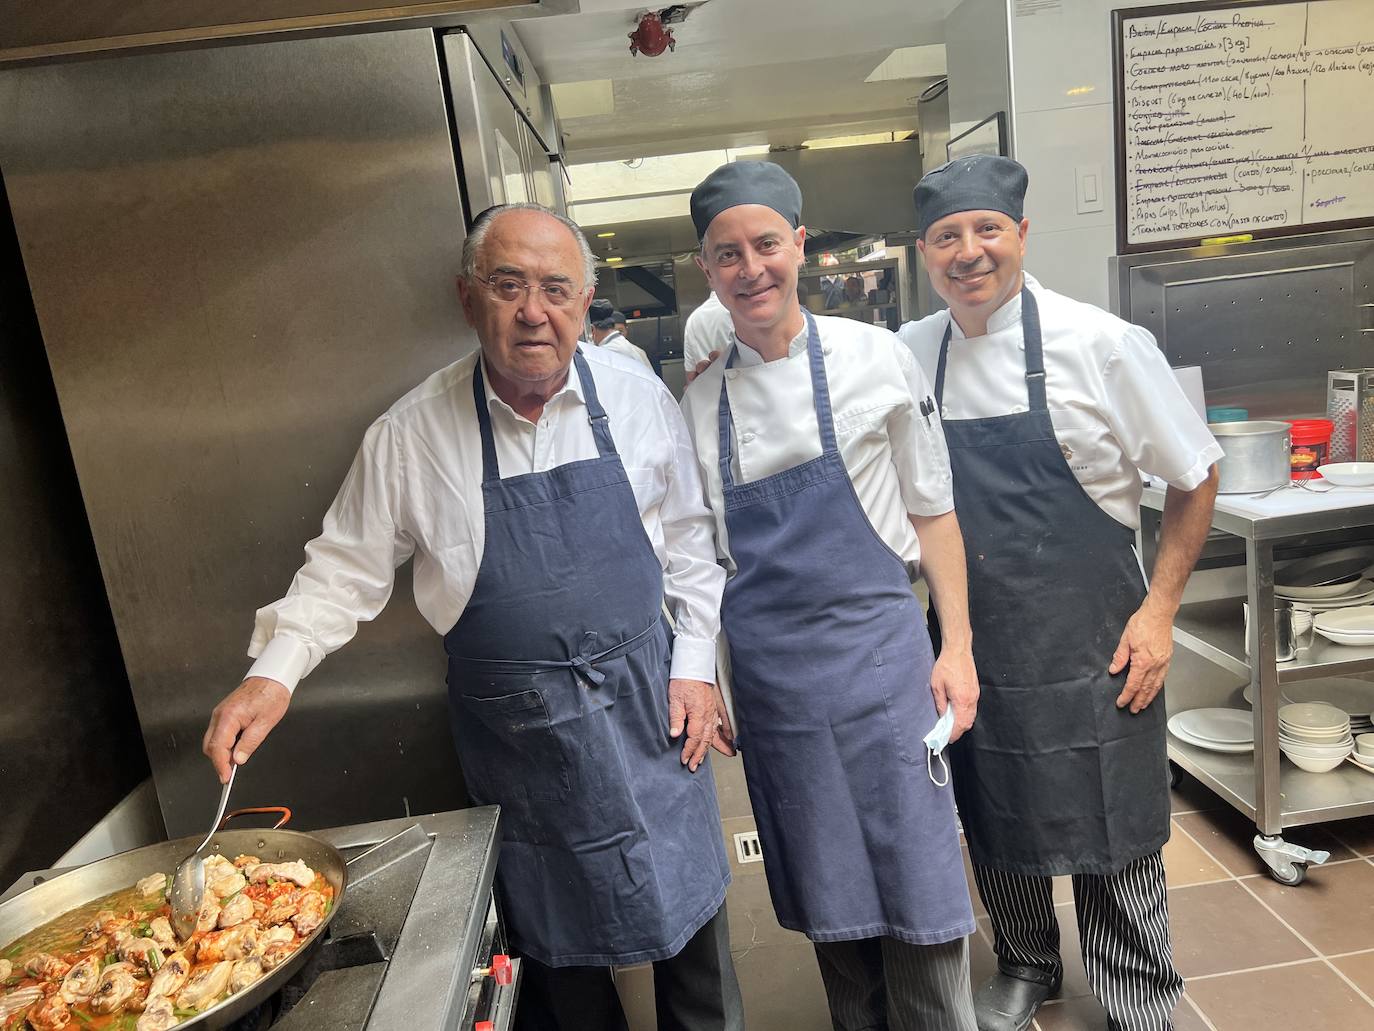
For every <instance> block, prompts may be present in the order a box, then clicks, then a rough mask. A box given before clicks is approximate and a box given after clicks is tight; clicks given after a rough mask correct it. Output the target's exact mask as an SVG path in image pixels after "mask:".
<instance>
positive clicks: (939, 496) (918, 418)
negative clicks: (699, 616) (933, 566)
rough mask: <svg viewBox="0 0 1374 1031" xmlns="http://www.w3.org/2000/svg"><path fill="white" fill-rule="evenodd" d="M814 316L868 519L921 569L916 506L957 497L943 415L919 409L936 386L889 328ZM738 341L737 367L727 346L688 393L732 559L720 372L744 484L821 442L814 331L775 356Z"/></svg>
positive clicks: (928, 508) (725, 555) (686, 402)
mask: <svg viewBox="0 0 1374 1031" xmlns="http://www.w3.org/2000/svg"><path fill="white" fill-rule="evenodd" d="M815 318H816V328H817V331H818V332H819V333H820V338H821V349H822V351H823V353H824V355H825V375H826V380H827V382H828V386H829V391H830V405H831V410H832V412H833V415H834V420H835V436H836V438H837V440H838V443H839V448H840V455H841V457H842V458H843V460H844V465H845V469H846V470H848V472H849V478H850V480H851V481H852V482H853V484H854V491H855V493H856V494H857V495H858V498H859V505H860V507H862V509H863V511H864V514H865V515H867V517H868V521H869V522H870V523H871V524H872V525H873V528H874V530H876V531H877V533H878V536H879V537H880V538H882V540H883V542H884V543H885V544H886V545H887V546H888V547H889V548H891V549H892V550H893V551H894V552H895V553H896V554H897V555H898V556H900V557H901V558H902V560H903V561H904V562H906V563H907V566H908V571H909V573H911V574H912V575H914V574H915V572H916V569H917V563H918V561H919V558H920V544H919V542H918V541H917V539H916V532H915V530H914V529H913V528H912V525H911V520H910V519H909V518H908V514H913V515H919V516H932V515H940V514H941V513H944V512H948V511H950V510H951V509H952V508H953V507H954V497H953V493H952V486H951V480H950V472H949V453H948V452H947V451H946V450H945V438H944V433H943V431H942V430H941V429H940V420H939V418H938V417H937V416H935V415H933V414H932V415H931V416H930V417H929V418H926V417H924V416H922V415H921V413H920V411H919V405H920V403H921V402H922V401H923V400H926V399H927V398H929V397H931V395H932V394H933V391H932V390H931V388H930V384H929V383H928V382H927V380H926V376H925V373H923V372H922V371H921V367H920V366H919V365H918V364H917V363H916V361H915V359H913V358H912V356H911V353H910V352H909V351H908V350H907V349H906V348H905V347H903V346H902V345H901V342H900V341H898V340H897V338H896V337H895V336H893V335H892V334H891V333H890V332H888V331H887V330H885V329H881V328H878V327H876V326H870V325H866V324H864V323H861V322H855V321H854V320H852V319H841V318H830V317H827V316H824V315H817V316H816V317H815ZM738 346H739V356H738V357H737V358H736V360H735V365H734V367H733V368H731V369H730V370H728V371H727V370H726V369H725V360H724V358H725V356H724V355H722V358H721V360H720V361H716V362H713V363H712V364H711V365H710V367H708V368H707V369H706V371H705V372H703V373H702V374H701V375H700V376H698V377H697V378H696V380H694V381H693V382H692V384H691V385H690V386H689V387H688V388H687V391H686V393H685V394H684V395H683V398H682V409H683V412H684V414H685V415H686V416H687V427H688V430H689V432H690V433H691V435H692V439H693V442H694V443H695V444H696V450H697V458H698V460H699V462H700V469H701V479H702V481H703V482H704V483H705V485H706V492H707V498H708V499H709V502H710V506H711V510H712V512H714V513H715V517H716V548H717V550H718V551H719V553H720V556H721V560H722V561H723V562H724V563H725V565H726V568H727V569H729V570H733V569H734V563H733V560H732V559H731V558H730V550H729V549H730V541H729V533H728V531H727V530H726V527H725V504H724V499H723V495H722V491H721V483H720V469H719V466H718V464H717V458H716V456H717V454H718V453H719V436H718V433H717V423H716V411H717V404H718V402H719V399H720V385H721V382H722V380H724V381H725V383H726V390H727V392H728V394H729V397H730V410H731V413H732V415H733V418H734V423H735V436H736V440H735V450H734V459H733V461H734V467H733V471H734V476H735V482H736V483H750V482H752V481H754V480H760V479H763V478H764V477H765V476H771V475H773V474H774V473H778V472H782V471H783V470H784V469H790V468H792V467H793V466H797V465H800V464H802V463H803V462H807V461H810V460H811V459H813V458H815V457H817V456H818V455H819V454H820V453H821V439H820V429H819V426H818V425H817V422H816V410H815V405H814V403H813V400H812V390H811V367H810V360H809V358H808V355H807V350H806V331H805V330H803V331H802V332H801V333H800V334H799V335H798V336H797V337H796V339H795V340H793V341H792V343H791V345H790V347H789V350H788V356H787V357H786V358H781V359H779V360H777V361H771V362H764V360H763V358H762V356H760V355H759V353H758V352H757V351H755V350H754V349H753V348H752V347H750V346H748V345H747V344H745V343H742V342H741V343H739V345H738ZM727 353H728V352H727ZM726 630H727V632H728V631H729V628H728V627H727V628H726Z"/></svg>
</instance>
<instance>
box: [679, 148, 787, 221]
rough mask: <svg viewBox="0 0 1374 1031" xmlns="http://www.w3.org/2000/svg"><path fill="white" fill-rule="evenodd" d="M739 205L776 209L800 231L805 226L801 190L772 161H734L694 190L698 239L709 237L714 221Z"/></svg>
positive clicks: (693, 207) (693, 218)
mask: <svg viewBox="0 0 1374 1031" xmlns="http://www.w3.org/2000/svg"><path fill="white" fill-rule="evenodd" d="M737 204H762V205H764V206H765V207H769V208H772V209H773V210H774V211H776V212H777V213H778V214H779V215H781V216H782V217H783V218H785V219H787V221H788V222H790V223H791V224H792V228H793V229H796V228H797V226H799V225H801V209H802V195H801V187H800V186H798V185H797V181H796V180H795V179H793V178H792V177H791V176H790V175H788V174H787V172H786V171H784V169H783V168H782V166H781V165H775V164H773V162H771V161H732V162H730V164H728V165H721V166H720V167H719V168H717V169H716V170H715V171H714V172H712V173H711V174H710V175H708V176H707V177H706V178H705V179H703V180H702V181H701V185H700V186H698V187H697V188H696V189H695V190H693V191H692V223H693V224H694V225H695V226H696V227H697V239H698V240H704V239H705V238H706V229H707V227H709V226H710V224H711V220H712V219H713V218H715V217H716V216H717V215H719V214H720V213H721V212H722V211H724V210H725V209H726V208H733V207H735V206H736V205H737Z"/></svg>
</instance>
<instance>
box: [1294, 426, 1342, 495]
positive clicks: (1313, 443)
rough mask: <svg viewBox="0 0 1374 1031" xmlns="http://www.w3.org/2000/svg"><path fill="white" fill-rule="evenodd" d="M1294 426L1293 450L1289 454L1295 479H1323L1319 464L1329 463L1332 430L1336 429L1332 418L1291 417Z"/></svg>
mask: <svg viewBox="0 0 1374 1031" xmlns="http://www.w3.org/2000/svg"><path fill="white" fill-rule="evenodd" d="M1288 423H1289V425H1291V426H1292V427H1293V450H1292V452H1291V453H1290V455H1289V467H1290V469H1291V475H1292V477H1293V479H1295V480H1313V479H1317V480H1319V479H1321V475H1322V474H1321V473H1319V472H1317V467H1318V466H1323V465H1325V464H1326V463H1327V461H1328V460H1329V458H1330V454H1331V431H1332V430H1333V429H1334V426H1333V425H1332V422H1331V420H1330V419H1289V420H1288Z"/></svg>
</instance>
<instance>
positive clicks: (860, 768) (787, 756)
mask: <svg viewBox="0 0 1374 1031" xmlns="http://www.w3.org/2000/svg"><path fill="white" fill-rule="evenodd" d="M806 325H807V352H808V354H809V358H810V368H811V386H812V392H813V395H814V402H815V409H816V422H817V423H818V425H819V427H820V437H821V455H820V457H819V458H815V459H812V460H811V461H809V462H804V463H802V464H801V465H798V466H796V467H794V468H792V469H787V470H785V471H783V472H780V473H777V474H775V475H772V476H768V477H765V478H763V479H761V480H757V481H755V482H753V483H745V484H736V483H735V482H734V474H733V473H732V471H731V468H730V462H731V454H732V439H733V432H734V424H733V421H732V419H731V415H730V402H729V398H728V396H727V393H726V389H725V384H724V383H722V384H721V391H720V407H719V429H720V456H719V457H720V478H721V487H722V491H723V494H724V498H725V525H726V528H727V529H728V531H729V534H730V553H731V555H733V557H734V561H735V566H736V568H737V570H738V571H737V572H736V573H735V575H734V576H733V577H731V578H730V580H729V581H728V582H727V583H726V585H725V598H724V603H723V605H722V609H721V614H722V622H723V624H724V627H725V632H726V635H727V637H728V639H729V643H730V663H731V668H732V681H733V685H734V699H735V711H736V715H737V717H738V719H739V723H740V739H741V742H742V745H743V747H742V753H743V756H744V769H745V775H746V778H747V780H748V784H749V798H750V800H751V801H752V803H753V806H754V818H755V820H756V822H757V825H758V831H759V838H760V840H761V842H762V845H763V855H764V865H765V870H766V873H767V876H768V888H769V893H770V894H771V896H772V899H773V908H774V910H775V911H776V913H777V918H778V922H779V923H780V924H782V926H784V927H787V928H791V929H792V930H796V931H802V932H803V933H805V934H806V935H807V936H808V937H809V938H811V939H812V940H814V941H819V942H828V941H845V940H850V939H856V938H870V937H876V936H878V935H891V936H893V937H895V938H900V939H902V940H903V941H908V942H914V943H917V944H934V943H938V942H945V941H951V940H954V939H956V938H960V937H963V936H964V935H967V934H969V933H971V932H972V930H973V926H974V925H973V913H972V910H971V908H970V905H969V897H968V887H967V884H966V881H965V878H964V870H963V862H962V859H961V857H960V853H959V839H958V831H957V829H956V827H955V822H954V806H953V797H952V796H951V794H950V789H949V788H948V787H943V788H941V787H937V786H936V785H935V784H934V783H932V781H931V777H930V774H929V773H928V772H927V768H926V748H925V744H924V742H923V741H922V738H923V737H924V735H925V734H926V733H927V732H928V731H929V730H930V729H931V728H932V727H933V726H934V725H935V722H936V719H937V714H936V711H935V702H934V699H933V698H932V697H931V693H930V668H931V661H932V659H931V648H930V640H929V637H928V636H927V634H926V631H925V627H924V626H923V624H922V620H921V612H920V606H919V604H918V603H917V601H916V598H915V596H914V595H913V594H912V592H911V584H910V581H909V579H908V577H907V571H906V567H905V565H904V564H903V563H902V560H901V559H900V558H898V556H897V555H896V554H894V553H893V552H892V550H891V549H890V548H888V546H887V545H886V544H885V543H883V541H882V539H881V538H880V537H879V536H878V534H877V532H876V531H875V530H874V529H873V526H872V525H871V524H870V523H869V521H868V517H867V515H866V514H865V513H864V511H863V509H862V508H861V507H860V505H859V499H858V497H857V495H856V494H855V493H854V487H853V485H852V484H851V483H850V480H849V473H848V471H847V470H846V469H845V466H844V461H843V459H842V458H841V456H840V451H839V446H838V444H837V442H836V437H835V424H834V420H833V418H832V415H831V410H830V393H829V389H828V387H827V385H826V378H825V362H824V358H823V356H822V353H821V342H820V335H819V333H818V332H817V330H816V322H815V320H814V319H813V318H812V317H811V314H810V312H807V313H806ZM737 353H738V349H737V348H732V349H731V352H730V356H729V358H728V359H727V365H730V364H733V363H734V360H735V357H736V354H737ZM754 371H755V370H753V369H748V368H746V369H740V370H739V372H738V375H740V376H749V375H751V374H752V373H753V372H754ZM777 417H778V418H787V414H786V413H785V412H779V413H778V415H777Z"/></svg>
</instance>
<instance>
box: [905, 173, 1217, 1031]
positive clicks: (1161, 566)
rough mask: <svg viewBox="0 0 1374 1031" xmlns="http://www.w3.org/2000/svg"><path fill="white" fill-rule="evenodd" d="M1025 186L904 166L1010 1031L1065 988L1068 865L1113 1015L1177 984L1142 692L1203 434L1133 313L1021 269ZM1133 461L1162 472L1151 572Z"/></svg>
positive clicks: (1163, 997)
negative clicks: (959, 543)
mask: <svg viewBox="0 0 1374 1031" xmlns="http://www.w3.org/2000/svg"><path fill="white" fill-rule="evenodd" d="M1026 185H1027V176H1026V172H1025V169H1024V168H1022V167H1021V166H1020V165H1019V164H1017V163H1016V162H1015V161H1012V160H1011V159H1009V158H1001V157H988V156H978V157H974V158H968V159H960V160H956V161H952V162H950V163H949V164H947V165H945V166H943V167H941V168H938V169H936V170H935V171H933V172H931V173H930V174H928V175H927V176H926V177H925V178H924V179H923V180H922V181H921V183H920V184H919V185H918V186H917V188H916V194H915V201H916V210H917V223H918V229H919V230H920V233H921V240H920V242H919V244H918V246H919V248H920V251H921V253H922V254H923V256H924V257H925V261H926V266H927V269H928V270H929V273H930V277H931V282H932V284H933V286H934V287H935V290H936V291H937V292H938V293H939V294H940V296H941V297H943V298H945V300H946V301H947V302H948V303H949V311H948V312H947V313H946V312H940V313H937V314H935V315H932V316H930V317H928V318H927V319H924V320H922V321H921V322H919V323H915V324H912V325H908V326H905V327H903V332H902V336H903V338H904V339H906V340H907V342H908V343H909V344H910V345H911V346H912V349H913V351H915V353H916V355H917V358H918V359H919V360H921V362H922V364H923V365H924V366H925V367H926V368H927V369H928V370H930V372H931V373H932V374H933V378H934V380H935V396H936V401H937V404H939V405H940V406H941V409H942V412H943V414H944V427H945V436H946V439H947V441H948V444H949V452H950V464H951V468H952V470H953V474H954V504H955V511H956V512H957V513H958V515H959V522H960V525H961V526H962V527H963V529H964V537H965V540H966V542H967V550H968V567H969V599H970V600H969V604H970V610H971V616H972V621H973V651H974V658H975V660H976V663H977V667H978V673H979V678H980V687H981V694H980V704H979V713H978V722H977V723H976V724H975V725H974V727H973V729H972V731H971V732H970V733H968V734H967V735H965V736H964V737H963V739H961V740H960V741H959V742H958V743H957V744H955V745H954V746H953V748H952V750H951V755H952V767H953V777H954V789H955V797H956V798H957V800H958V805H959V814H960V818H961V820H962V822H963V826H964V832H965V835H966V837H967V839H968V843H969V850H970V853H971V856H972V859H973V864H974V876H975V879H976V881H977V884H978V889H979V893H980V894H981V895H982V898H983V902H984V905H986V907H987V910H988V913H989V915H990V916H991V918H992V925H993V932H994V938H995V941H994V945H995V949H996V952H997V956H998V969H999V972H998V974H996V975H995V976H994V977H993V978H992V979H991V980H990V981H989V982H988V983H987V984H985V985H983V986H982V988H981V989H980V990H979V991H978V992H977V993H976V995H975V1008H976V1010H977V1013H978V1026H979V1027H980V1028H981V1029H984V1031H1003V1029H1017V1031H1020V1029H1023V1028H1026V1027H1029V1026H1030V1023H1031V1020H1032V1018H1033V1016H1034V1014H1035V1010H1036V1007H1037V1006H1038V1005H1039V1004H1040V1003H1041V1002H1042V1001H1043V1000H1044V999H1045V998H1046V997H1048V996H1049V995H1051V994H1052V993H1053V992H1055V991H1056V990H1057V989H1058V986H1059V983H1060V980H1061V978H1062V973H1063V967H1062V964H1061V961H1060V956H1059V927H1058V923H1057V922H1056V919H1055V915H1054V904H1053V898H1052V895H1051V882H1050V879H1051V877H1052V876H1053V875H1063V874H1071V875H1072V876H1073V888H1074V900H1075V904H1076V907H1077V916H1078V923H1079V932H1080V936H1081V939H1082V945H1083V959H1084V964H1085V967H1086V969H1087V974H1088V979H1089V982H1090V983H1091V985H1092V987H1093V990H1094V992H1095V993H1096V994H1097V997H1098V998H1099V1000H1101V1002H1102V1004H1103V1006H1104V1007H1105V1009H1106V1011H1107V1015H1108V1027H1109V1028H1112V1029H1131V1031H1163V1029H1167V1028H1170V1027H1171V1026H1172V1024H1171V1023H1170V1014H1171V1013H1172V1011H1173V1008H1174V1006H1175V1005H1176V1004H1177V1002H1178V999H1179V997H1180V995H1181V994H1182V991H1183V983H1182V980H1181V979H1180V978H1179V976H1178V974H1177V972H1176V971H1175V970H1174V968H1173V963H1172V959H1171V949H1170V942H1169V934H1168V907H1167V898H1166V894H1165V882H1164V867H1163V863H1162V861H1161V852H1160V850H1161V848H1162V846H1163V845H1164V843H1165V841H1166V840H1167V839H1168V836H1169V791H1168V774H1167V766H1166V755H1165V739H1164V706H1163V703H1162V702H1160V701H1157V700H1156V696H1157V694H1158V692H1159V691H1160V690H1161V688H1162V687H1163V683H1164V675H1165V672H1166V670H1167V669H1168V665H1169V658H1170V654H1171V651H1172V637H1171V635H1172V621H1173V616H1174V613H1175V612H1176V611H1177V609H1178V605H1179V601H1180V598H1181V595H1182V592H1183V587H1184V584H1185V583H1186V581H1187V578H1188V575H1189V573H1190V572H1191V571H1192V567H1193V564H1194V562H1195V561H1196V560H1197V555H1198V552H1199V551H1200V549H1201V547H1202V543H1203V541H1204V540H1205V539H1206V535H1207V530H1208V524H1209V521H1210V518H1211V510H1212V503H1213V500H1214V498H1215V494H1216V473H1215V469H1214V468H1213V464H1212V463H1213V462H1215V460H1216V458H1217V457H1219V456H1220V451H1219V450H1218V449H1217V448H1216V444H1215V442H1214V441H1213V440H1212V439H1211V436H1210V434H1208V433H1207V431H1206V426H1205V425H1204V424H1203V423H1202V421H1201V420H1200V419H1199V418H1198V416H1197V415H1196V413H1195V412H1194V411H1193V410H1192V409H1191V407H1190V406H1189V405H1188V404H1187V402H1186V399H1184V398H1183V394H1182V391H1181V389H1180V388H1179V386H1178V384H1177V382H1176V381H1175V380H1174V379H1173V377H1172V375H1171V373H1170V372H1169V369H1168V366H1167V363H1166V362H1165V360H1164V358H1163V356H1162V354H1160V353H1159V351H1158V349H1157V348H1156V347H1155V346H1154V342H1153V339H1152V338H1150V337H1149V334H1147V333H1145V332H1144V331H1143V330H1139V329H1138V328H1137V327H1130V326H1127V325H1126V324H1125V323H1122V322H1121V321H1120V320H1118V319H1115V318H1113V317H1112V316H1110V315H1108V314H1107V313H1106V312H1103V311H1101V310H1100V309H1096V308H1093V307H1091V306H1089V305H1083V304H1078V303H1077V302H1074V301H1071V300H1070V299H1068V298H1065V297H1062V296H1060V295H1058V294H1054V293H1053V292H1051V291H1048V290H1045V289H1044V288H1042V287H1040V286H1039V284H1038V283H1036V282H1035V281H1034V280H1033V279H1032V278H1031V277H1030V276H1028V275H1026V274H1024V272H1023V270H1022V259H1023V257H1024V253H1025V239H1026V230H1027V227H1028V224H1029V223H1028V222H1027V220H1025V219H1024V218H1023V217H1022V205H1023V201H1024V197H1025V191H1026ZM956 384H958V386H956ZM1138 465H1140V466H1145V471H1147V472H1150V473H1152V474H1156V475H1158V476H1159V477H1160V478H1162V479H1165V480H1166V481H1168V482H1169V483H1170V488H1169V492H1168V500H1167V502H1166V506H1165V511H1164V524H1163V526H1164V528H1163V533H1162V537H1161V541H1160V547H1159V559H1158V562H1157V564H1156V567H1155V570H1154V575H1153V581H1152V583H1151V584H1150V585H1149V588H1148V591H1147V588H1146V585H1145V583H1144V578H1143V576H1142V574H1141V569H1140V565H1139V562H1138V560H1137V558H1136V555H1135V552H1134V548H1133V543H1134V532H1133V523H1134V520H1135V518H1136V516H1135V512H1136V509H1137V507H1138V503H1139V492H1140V479H1139V476H1138V473H1137V466H1138ZM1152 703H1153V704H1152Z"/></svg>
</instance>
